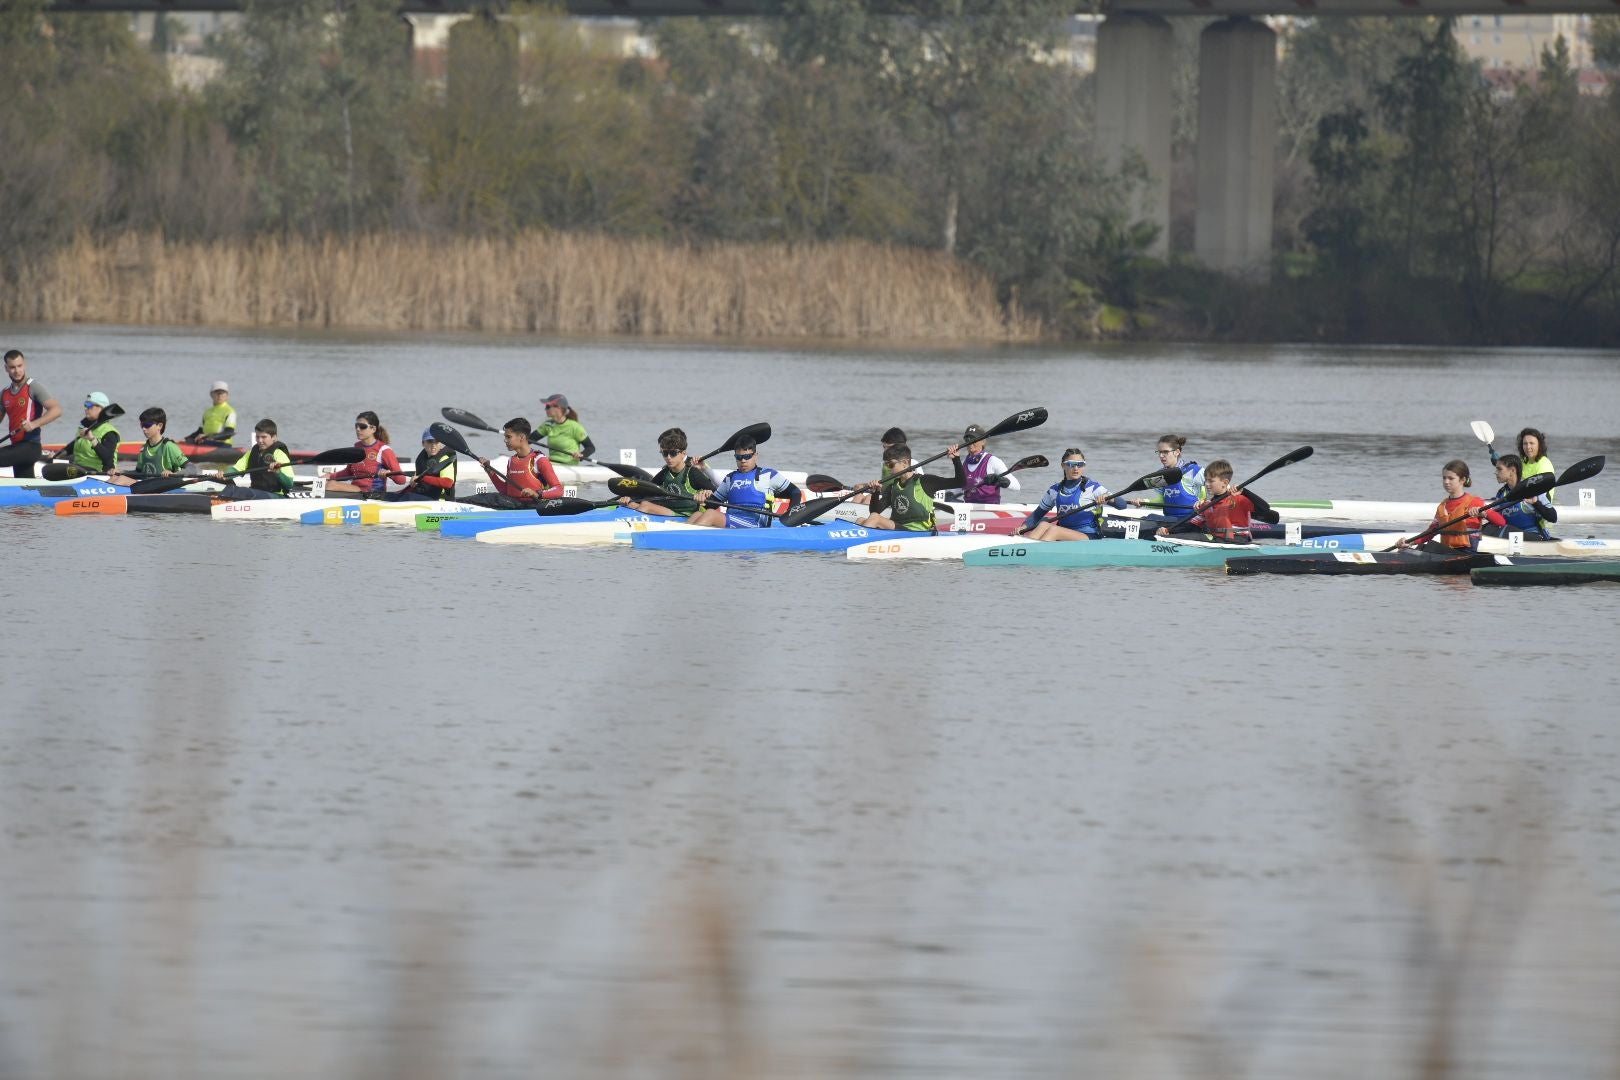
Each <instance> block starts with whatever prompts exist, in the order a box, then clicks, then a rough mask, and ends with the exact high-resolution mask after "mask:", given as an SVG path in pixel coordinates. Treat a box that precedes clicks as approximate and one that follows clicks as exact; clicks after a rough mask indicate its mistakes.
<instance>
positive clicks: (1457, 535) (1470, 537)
mask: <svg viewBox="0 0 1620 1080" xmlns="http://www.w3.org/2000/svg"><path fill="white" fill-rule="evenodd" d="M1473 483H1474V480H1473V478H1472V477H1471V476H1469V475H1468V462H1466V461H1463V460H1462V459H1460V458H1453V459H1452V460H1451V461H1448V462H1446V467H1445V468H1444V469H1442V470H1440V484H1441V486H1442V487H1444V488H1445V489H1446V497H1445V500H1444V501H1443V502H1441V503H1440V505H1439V506H1437V507H1436V508H1435V511H1434V520H1433V521H1432V522H1430V523H1429V528H1431V529H1433V528H1436V527H1438V526H1440V525H1442V524H1445V523H1446V522H1449V521H1451V520H1452V519H1453V518H1457V517H1462V520H1461V521H1457V522H1454V523H1453V524H1449V525H1446V527H1445V528H1444V529H1442V530H1441V531H1440V532H1439V533H1438V534H1436V535H1435V537H1434V542H1435V543H1438V544H1439V545H1440V546H1441V547H1444V548H1448V549H1450V550H1453V551H1476V550H1478V548H1479V535H1480V528H1481V521H1480V518H1481V516H1482V515H1483V517H1484V519H1485V520H1486V521H1489V522H1490V523H1491V524H1492V525H1495V526H1496V527H1497V528H1501V527H1502V526H1503V525H1506V524H1507V519H1506V518H1504V517H1503V516H1502V515H1501V514H1499V513H1497V512H1496V511H1495V510H1486V509H1484V507H1485V500H1484V499H1482V498H1480V497H1479V496H1478V495H1470V494H1469V493H1468V488H1469V487H1471V486H1473ZM1464 514H1466V515H1468V516H1467V517H1463V515H1464ZM1401 546H1402V547H1406V546H1407V544H1406V542H1405V541H1404V540H1403V541H1401Z"/></svg>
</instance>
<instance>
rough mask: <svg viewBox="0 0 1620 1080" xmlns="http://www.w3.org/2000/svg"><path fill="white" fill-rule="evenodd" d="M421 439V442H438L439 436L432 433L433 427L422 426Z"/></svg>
mask: <svg viewBox="0 0 1620 1080" xmlns="http://www.w3.org/2000/svg"><path fill="white" fill-rule="evenodd" d="M422 441H423V442H438V441H439V437H438V436H437V435H435V434H433V429H432V428H423V429H422Z"/></svg>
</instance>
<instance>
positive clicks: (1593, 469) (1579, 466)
mask: <svg viewBox="0 0 1620 1080" xmlns="http://www.w3.org/2000/svg"><path fill="white" fill-rule="evenodd" d="M1603 461H1604V459H1603V455H1601V454H1599V455H1598V456H1596V457H1589V458H1582V459H1581V460H1580V461H1577V462H1576V463H1575V464H1573V465H1571V466H1570V467H1569V468H1567V469H1565V470H1564V471H1563V472H1561V473H1559V474H1558V475H1557V476H1556V477H1555V476H1553V474H1552V473H1537V474H1536V475H1534V476H1531V477H1527V478H1526V479H1523V480H1520V481H1519V482H1518V483H1517V484H1514V485H1513V487H1512V488H1510V489H1509V490H1508V493H1507V494H1506V495H1502V496H1500V497H1499V498H1495V499H1492V500H1491V501H1490V502H1487V503H1486V504H1485V505H1484V506H1481V507H1479V508H1477V509H1475V510H1470V511H1469V512H1468V513H1466V514H1459V515H1457V516H1456V517H1454V518H1452V519H1451V520H1450V521H1442V522H1441V523H1440V524H1438V525H1430V526H1429V527H1428V528H1427V529H1425V530H1423V531H1422V532H1420V533H1418V534H1417V535H1416V536H1412V537H1408V538H1407V539H1405V540H1401V541H1398V542H1396V544H1395V547H1397V548H1403V547H1416V546H1417V545H1419V544H1422V543H1425V542H1427V541H1429V540H1431V539H1433V538H1434V537H1435V536H1437V535H1439V534H1440V533H1442V532H1445V531H1446V530H1447V529H1449V528H1451V527H1452V526H1453V525H1455V524H1457V523H1458V522H1460V521H1466V520H1468V519H1469V518H1471V517H1479V516H1481V515H1483V514H1484V512H1485V511H1486V510H1496V509H1500V508H1501V507H1504V506H1506V505H1507V504H1508V503H1514V502H1524V501H1525V500H1527V499H1534V498H1535V497H1536V496H1537V495H1543V494H1545V493H1547V492H1549V491H1551V490H1552V489H1553V488H1555V487H1562V486H1564V485H1565V484H1576V483H1579V482H1580V481H1582V480H1587V479H1590V478H1591V477H1594V476H1596V475H1597V474H1598V473H1600V472H1602V471H1603ZM1384 550H1386V551H1389V550H1393V549H1391V548H1385V549H1384Z"/></svg>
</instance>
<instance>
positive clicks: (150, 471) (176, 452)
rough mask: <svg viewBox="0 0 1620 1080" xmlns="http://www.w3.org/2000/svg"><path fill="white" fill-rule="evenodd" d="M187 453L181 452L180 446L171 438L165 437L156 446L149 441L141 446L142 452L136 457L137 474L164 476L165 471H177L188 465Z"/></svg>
mask: <svg viewBox="0 0 1620 1080" xmlns="http://www.w3.org/2000/svg"><path fill="white" fill-rule="evenodd" d="M186 464H187V460H186V455H185V454H183V453H181V452H180V447H179V446H177V445H176V444H175V441H174V440H173V439H170V438H163V439H160V440H159V441H158V444H157V445H156V446H153V445H152V444H151V443H147V444H146V445H145V446H143V447H141V452H140V454H139V455H138V456H137V457H136V458H135V474H134V475H136V476H162V475H163V474H164V473H166V472H167V473H177V472H179V471H180V470H181V469H184V468H185V467H186Z"/></svg>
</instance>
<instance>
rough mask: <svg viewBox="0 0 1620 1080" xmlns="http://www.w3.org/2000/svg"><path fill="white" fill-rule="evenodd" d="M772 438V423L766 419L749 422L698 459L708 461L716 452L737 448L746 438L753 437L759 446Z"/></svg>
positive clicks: (720, 452) (755, 443)
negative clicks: (766, 421)
mask: <svg viewBox="0 0 1620 1080" xmlns="http://www.w3.org/2000/svg"><path fill="white" fill-rule="evenodd" d="M770 438H771V425H769V424H767V423H765V422H764V421H760V422H759V423H757V424H749V425H748V426H747V427H745V428H738V429H737V430H736V431H734V432H732V433H731V438H729V439H727V440H726V441H725V442H723V443H721V444H720V445H719V446H717V447H716V448H715V449H713V450H710V451H709V452H708V453H707V454H704V455H703V456H702V457H701V458H699V459H698V460H699V461H707V460H709V459H710V458H712V457H714V456H715V455H716V454H724V453H726V452H727V451H728V450H735V449H736V448H737V444H738V443H740V442H742V441H743V440H744V439H753V440H754V445H756V446H757V445H759V444H760V443H762V442H769V441H770Z"/></svg>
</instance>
